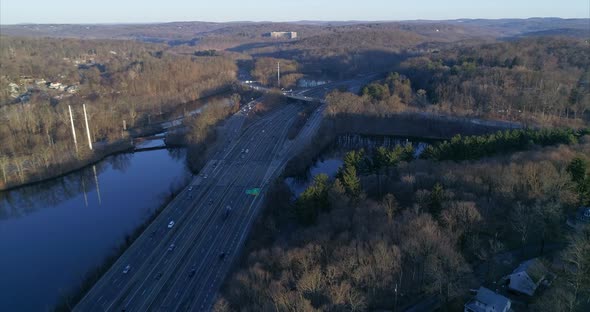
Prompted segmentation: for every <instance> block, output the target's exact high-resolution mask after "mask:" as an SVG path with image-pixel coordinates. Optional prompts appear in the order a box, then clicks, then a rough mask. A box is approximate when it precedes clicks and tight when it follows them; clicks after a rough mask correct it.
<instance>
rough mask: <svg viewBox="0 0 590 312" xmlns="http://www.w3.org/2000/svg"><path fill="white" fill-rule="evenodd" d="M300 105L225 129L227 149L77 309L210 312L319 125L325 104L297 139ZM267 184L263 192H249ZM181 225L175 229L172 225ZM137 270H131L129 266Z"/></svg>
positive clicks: (233, 121) (238, 118) (235, 119)
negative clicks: (266, 205)
mask: <svg viewBox="0 0 590 312" xmlns="http://www.w3.org/2000/svg"><path fill="white" fill-rule="evenodd" d="M300 109H301V107H300V106H296V105H287V106H285V107H283V108H281V109H280V110H277V111H275V112H272V113H270V114H268V115H267V116H265V117H263V118H261V119H259V120H257V121H255V122H253V123H251V124H249V125H248V126H244V124H245V123H244V120H245V118H246V117H245V115H244V114H245V112H243V111H241V112H240V113H238V114H236V115H234V116H232V117H231V118H230V119H229V120H228V121H227V122H226V125H225V127H224V129H225V130H224V134H223V135H222V136H221V140H225V143H226V144H225V147H224V148H223V149H221V148H220V150H219V151H217V153H216V154H215V155H214V157H213V159H211V160H210V161H209V162H208V163H207V164H206V166H205V167H204V168H203V170H202V171H201V172H200V174H199V175H198V176H196V177H195V178H194V179H193V181H192V182H191V184H190V185H189V186H188V187H187V188H185V189H184V190H183V191H182V192H181V193H180V194H179V195H178V196H176V198H175V199H174V200H173V201H172V202H171V203H170V204H169V205H168V206H167V207H166V208H165V209H164V210H163V211H162V212H161V214H160V215H159V216H158V217H157V218H156V220H154V221H153V223H152V224H151V225H150V226H149V227H148V228H147V229H146V230H145V231H144V233H143V234H142V235H141V236H139V237H138V238H137V239H136V241H135V242H134V243H133V244H132V245H131V246H130V247H129V248H128V250H127V251H126V252H125V253H124V254H123V255H122V256H121V257H120V258H119V259H118V260H117V262H116V263H115V264H114V265H113V266H112V267H111V269H110V270H109V271H107V272H106V273H105V274H104V275H103V277H102V278H101V279H100V280H99V281H98V282H97V283H96V284H95V285H94V287H93V288H92V289H91V290H90V291H89V292H88V293H87V294H86V296H85V297H84V298H83V299H82V300H81V301H80V302H79V303H78V305H77V306H76V307H75V309H74V311H208V310H210V309H211V307H212V305H213V303H214V300H215V296H216V294H217V291H218V290H219V287H220V286H221V283H222V282H223V279H224V278H225V275H226V274H227V272H228V271H229V269H230V266H231V264H232V262H233V260H234V259H235V257H236V255H237V254H238V253H239V251H240V249H241V248H242V247H243V245H244V240H245V238H246V236H247V234H248V232H249V230H250V227H251V226H252V224H253V222H254V219H255V217H256V216H257V214H258V212H259V210H260V208H261V205H262V202H263V198H264V195H265V194H266V192H267V189H268V185H269V183H271V182H272V181H273V180H274V179H276V177H277V176H278V175H279V174H280V173H281V171H282V170H283V168H284V166H285V165H286V162H287V161H288V160H289V158H290V157H291V156H293V155H295V153H297V152H298V151H299V150H300V149H301V148H303V147H304V146H305V145H306V144H308V143H309V142H310V140H311V137H312V136H313V134H315V132H316V131H317V129H318V128H319V125H320V122H321V114H322V110H323V106H322V107H320V108H319V109H318V110H316V112H315V113H314V114H313V115H312V116H311V118H310V119H309V120H308V122H307V124H306V125H305V126H304V127H303V128H302V129H301V131H300V133H299V135H298V136H297V137H296V138H295V139H294V140H292V141H290V140H288V139H287V132H288V130H289V128H290V127H291V125H292V123H293V122H294V121H295V117H296V116H297V112H298V111H299V110H300ZM252 188H260V189H261V192H260V194H259V195H258V196H254V195H248V194H247V193H246V190H248V189H252ZM171 221H173V222H174V225H173V226H172V227H169V224H170V222H171ZM127 267H128V268H129V269H128V271H127V272H126V273H125V272H124V271H126V268H127Z"/></svg>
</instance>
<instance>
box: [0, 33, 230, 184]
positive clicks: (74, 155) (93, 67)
mask: <svg viewBox="0 0 590 312" xmlns="http://www.w3.org/2000/svg"><path fill="white" fill-rule="evenodd" d="M0 40H1V44H0V71H1V72H2V76H0V86H1V87H0V90H1V91H0V119H1V122H0V170H1V171H2V180H1V183H0V185H13V184H18V183H22V182H27V181H29V180H34V179H38V178H41V177H43V176H46V175H51V174H55V173H56V172H63V170H64V169H65V168H67V167H70V166H76V165H77V164H80V163H84V162H85V161H87V160H88V159H92V158H93V156H95V154H93V153H92V152H91V151H89V150H88V148H87V147H86V145H85V144H81V146H80V150H79V151H76V150H75V149H74V142H73V139H72V133H71V131H70V120H69V111H68V105H71V107H72V110H73V114H74V123H75V127H76V133H77V136H78V141H79V142H82V139H83V138H84V137H83V135H84V134H85V132H84V131H85V129H84V122H83V113H82V107H81V106H82V104H83V103H84V104H86V108H87V111H88V116H89V123H90V128H91V129H90V132H91V137H92V140H93V141H94V142H95V143H96V142H98V143H96V146H97V147H103V148H105V149H106V148H109V147H112V146H113V145H112V143H114V142H117V141H118V140H121V139H124V138H125V137H127V135H128V134H127V132H126V131H125V130H126V129H129V128H133V127H136V126H143V125H147V124H149V123H150V122H153V121H154V120H157V119H158V117H159V116H161V115H163V114H165V113H166V112H167V111H169V110H171V109H172V108H173V107H175V106H177V105H179V104H182V103H186V102H190V101H193V100H196V99H199V98H202V97H205V96H208V95H211V94H215V93H218V92H220V91H223V90H228V89H229V87H230V86H231V84H232V83H233V81H234V80H235V75H236V71H237V68H236V65H235V63H234V62H233V60H231V59H228V58H226V57H223V56H203V57H197V56H183V55H176V54H172V53H166V52H163V50H162V48H163V47H162V46H160V45H152V44H142V43H137V42H130V41H83V40H82V41H81V40H73V39H67V40H66V39H61V40H58V39H22V38H11V37H4V36H3V37H0ZM119 143H120V142H119Z"/></svg>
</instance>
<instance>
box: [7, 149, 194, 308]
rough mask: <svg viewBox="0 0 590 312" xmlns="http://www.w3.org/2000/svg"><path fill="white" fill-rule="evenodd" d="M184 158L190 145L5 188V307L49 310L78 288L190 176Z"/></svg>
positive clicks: (126, 156)
mask: <svg viewBox="0 0 590 312" xmlns="http://www.w3.org/2000/svg"><path fill="white" fill-rule="evenodd" d="M146 144H154V143H153V142H150V143H146ZM185 158H186V157H185V150H184V149H171V150H166V149H162V150H151V151H149V152H141V153H128V154H120V155H116V156H110V157H108V158H106V159H105V160H103V161H101V162H99V163H98V164H96V165H93V166H89V167H87V168H84V169H82V170H79V171H76V172H73V173H70V174H68V175H65V176H62V177H59V178H56V179H52V180H49V181H46V182H43V183H39V184H35V185H30V186H26V187H22V188H18V189H14V190H11V191H6V192H0V252H1V254H0V311H50V310H52V309H53V308H54V306H55V304H56V303H57V302H58V301H59V299H60V297H62V296H63V295H65V294H67V293H68V292H71V291H75V290H76V289H77V288H78V287H79V285H80V283H81V282H82V280H83V279H84V276H85V275H86V274H88V272H89V271H91V270H92V269H94V268H96V267H97V266H99V265H101V264H102V263H103V262H104V261H105V260H106V259H107V258H108V257H109V256H110V255H112V254H113V253H114V252H115V250H116V249H117V247H118V246H120V245H121V244H122V243H123V242H124V241H125V239H126V238H127V237H128V236H129V235H131V234H132V232H133V231H134V230H135V229H136V228H138V227H139V226H140V225H142V224H143V223H144V222H145V221H146V220H147V219H148V218H149V217H150V215H152V214H153V213H154V211H155V210H156V209H157V208H158V207H160V206H161V205H162V203H163V202H164V201H165V199H166V198H167V196H168V195H169V194H170V193H171V192H172V190H173V189H179V188H180V187H182V186H183V185H184V183H186V182H187V181H188V180H187V179H188V178H189V171H188V169H187V168H186V165H185Z"/></svg>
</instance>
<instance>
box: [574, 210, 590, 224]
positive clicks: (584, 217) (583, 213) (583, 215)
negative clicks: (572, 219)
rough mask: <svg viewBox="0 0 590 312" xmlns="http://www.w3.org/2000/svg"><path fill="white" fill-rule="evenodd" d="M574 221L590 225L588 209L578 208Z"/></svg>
mask: <svg viewBox="0 0 590 312" xmlns="http://www.w3.org/2000/svg"><path fill="white" fill-rule="evenodd" d="M576 219H578V221H580V222H584V223H590V207H580V208H579V209H578V214H577V216H576Z"/></svg>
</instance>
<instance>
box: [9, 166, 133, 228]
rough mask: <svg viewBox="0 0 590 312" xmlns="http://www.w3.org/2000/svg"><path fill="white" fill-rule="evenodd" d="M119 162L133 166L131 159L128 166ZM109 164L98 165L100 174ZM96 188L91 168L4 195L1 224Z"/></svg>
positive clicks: (98, 173) (97, 172) (53, 205)
mask: <svg viewBox="0 0 590 312" xmlns="http://www.w3.org/2000/svg"><path fill="white" fill-rule="evenodd" d="M112 158H113V159H115V158H118V156H117V157H112ZM117 161H118V165H120V166H129V164H128V162H129V160H128V159H127V164H126V165H125V161H122V160H120V159H119V160H117ZM108 164H109V162H100V163H98V164H96V165H95V166H96V174H97V175H100V174H102V173H103V172H104V171H105V170H106V169H107V168H108ZM113 166H114V165H113ZM95 184H96V183H95V180H94V170H93V168H92V166H88V167H85V168H83V169H80V170H78V171H75V172H73V173H70V174H67V175H65V176H62V177H59V178H55V179H51V180H48V181H45V182H41V183H37V184H32V185H29V186H24V187H21V188H18V189H15V190H12V191H7V192H0V220H4V219H9V218H15V217H21V216H25V215H27V214H29V213H32V212H34V211H36V210H39V209H42V208H48V207H55V206H57V205H59V204H60V203H62V202H64V201H66V200H69V199H72V198H74V197H76V196H78V195H79V194H81V193H85V192H88V191H90V190H92V189H95V188H96V185H95Z"/></svg>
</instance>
